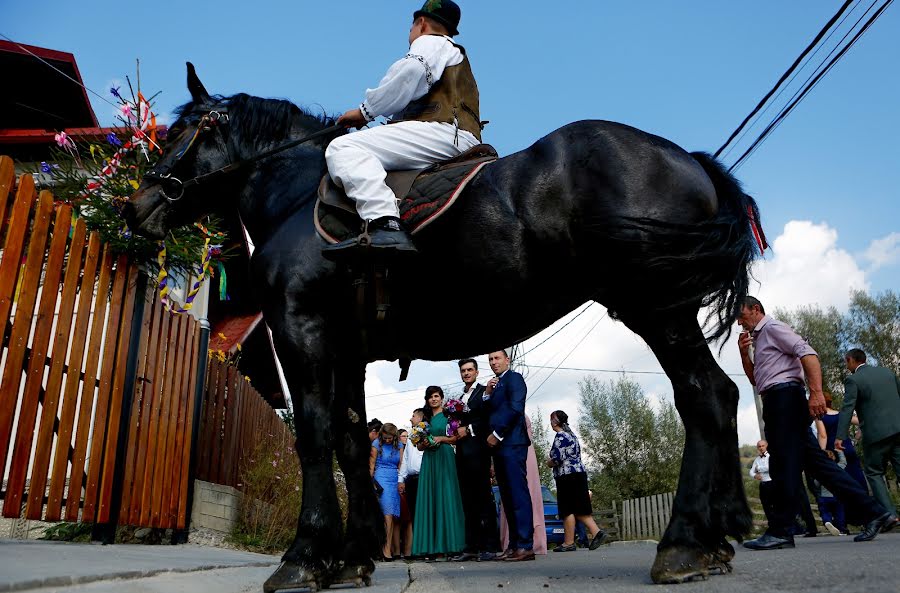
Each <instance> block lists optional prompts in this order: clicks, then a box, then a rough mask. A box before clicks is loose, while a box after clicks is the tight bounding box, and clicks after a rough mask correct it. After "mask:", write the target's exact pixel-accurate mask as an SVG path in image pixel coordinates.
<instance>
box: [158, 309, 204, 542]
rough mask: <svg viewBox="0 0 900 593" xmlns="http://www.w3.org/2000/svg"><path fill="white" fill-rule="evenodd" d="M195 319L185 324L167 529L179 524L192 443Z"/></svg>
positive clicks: (166, 511)
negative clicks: (187, 433) (188, 435)
mask: <svg viewBox="0 0 900 593" xmlns="http://www.w3.org/2000/svg"><path fill="white" fill-rule="evenodd" d="M194 325H195V322H194V319H193V318H192V317H186V318H185V324H184V334H183V336H184V338H183V343H184V355H183V358H182V360H181V371H180V377H179V381H178V409H177V415H176V419H175V430H174V435H173V437H174V438H173V441H172V473H171V475H170V478H169V489H168V491H167V492H168V496H167V497H166V498H165V499H164V500H163V505H164V506H163V509H164V512H165V514H166V524H165V525H166V527H171V528H175V527H176V526H177V524H178V499H179V492H180V490H181V472H182V471H183V470H182V467H184V466H183V465H182V460H183V454H182V449H183V448H184V447H187V448H188V449H190V446H191V444H190V442H188V443H187V444H185V442H184V430H185V421H186V420H187V418H188V414H189V411H188V407H187V405H188V400H189V399H190V398H189V392H190V391H191V390H192V389H193V386H192V385H190V376H191V367H192V366H193V364H195V361H196V360H197V356H195V355H194Z"/></svg>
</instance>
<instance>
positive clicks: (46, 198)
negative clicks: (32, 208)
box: [2, 192, 59, 509]
mask: <svg viewBox="0 0 900 593" xmlns="http://www.w3.org/2000/svg"><path fill="white" fill-rule="evenodd" d="M52 212H53V199H52V197H51V196H50V195H49V194H46V193H43V192H42V194H41V198H40V200H39V205H38V210H37V213H36V214H35V219H34V227H33V228H32V233H31V237H30V239H29V243H28V253H27V255H26V256H25V257H26V260H25V261H26V265H25V266H24V269H25V271H24V274H23V275H22V280H21V284H20V285H19V289H18V292H19V298H18V300H17V305H16V315H15V320H14V321H13V326H12V331H11V332H10V337H9V344H8V350H7V358H6V362H5V364H6V367H5V368H4V372H3V384H4V385H8V386H9V387H10V388H14V389H15V391H16V392H18V391H19V385H20V383H21V374H22V365H23V364H24V363H25V354H26V349H27V347H28V336H29V333H30V332H31V325H32V321H33V320H34V313H35V304H36V301H37V292H38V288H39V286H38V285H39V283H40V278H41V270H42V268H43V263H44V262H43V260H44V249H45V247H46V244H47V235H48V233H49V229H50V216H51V214H52ZM58 243H59V241H56V244H57V245H56V248H57V250H58V249H59V245H58ZM42 301H43V299H42ZM42 305H43V302H42ZM51 320H52V317H51ZM41 334H42V335H41V336H38V337H36V339H38V338H40V339H41V341H42V342H43V343H45V344H46V343H48V342H49V332H48V331H46V330H43V331H42V332H41ZM42 350H44V351H46V346H44V347H43V348H42ZM34 355H35V354H33V356H34ZM45 356H46V354H45ZM41 362H43V360H42V361H41ZM29 363H30V361H29ZM29 367H30V364H29ZM41 371H42V373H41V374H42V375H43V365H42V366H41ZM29 378H30V375H29V374H27V373H26V382H27V381H28V379H29ZM33 383H34V381H32V389H31V392H28V393H24V394H23V396H22V402H21V409H20V413H19V417H20V418H21V417H22V416H26V417H29V416H31V417H36V416H37V404H38V399H39V393H38V391H35V389H34V386H33ZM16 395H18V394H17V393H16ZM16 399H17V398H16V396H13V397H12V398H11V399H10V403H11V404H12V406H13V408H15V405H16ZM19 424H20V425H21V421H20V423H19ZM33 427H34V420H32V422H31V424H30V425H29V428H28V429H24V428H21V427H20V428H18V429H17V434H16V439H15V442H14V444H13V456H12V464H11V467H10V474H9V480H8V482H7V490H9V491H12V490H14V491H15V494H14V495H13V496H8V497H7V500H8V501H9V503H8V504H9V505H10V506H11V507H13V508H16V509H18V508H19V507H20V505H21V501H22V494H23V489H24V485H25V476H26V474H27V471H28V462H29V457H30V454H31V451H30V449H31V441H32V439H33V438H34V431H33ZM29 433H30V434H29ZM26 436H27V441H28V442H27V448H28V449H29V450H28V452H27V453H26V452H24V451H23V450H24V448H25V447H26V445H25V443H24V442H23V441H24V440H26ZM2 459H3V460H4V461H5V459H6V457H5V453H4V457H2Z"/></svg>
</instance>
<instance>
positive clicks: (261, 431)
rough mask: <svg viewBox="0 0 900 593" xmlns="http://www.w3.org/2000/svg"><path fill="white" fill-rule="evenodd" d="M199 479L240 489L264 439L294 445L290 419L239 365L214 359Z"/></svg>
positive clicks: (209, 374)
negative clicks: (245, 470) (243, 473)
mask: <svg viewBox="0 0 900 593" xmlns="http://www.w3.org/2000/svg"><path fill="white" fill-rule="evenodd" d="M202 418H203V428H202V429H201V431H200V440H199V443H198V449H199V450H198V456H199V462H198V467H197V477H198V478H199V479H201V480H206V481H208V482H215V483H216V484H223V485H226V486H233V487H236V488H240V486H239V484H240V481H239V476H240V471H241V468H242V467H244V464H246V463H248V462H249V459H250V456H251V455H253V453H254V452H255V451H256V450H257V448H258V447H259V446H260V444H261V443H262V442H263V441H270V442H272V443H275V444H277V445H278V446H280V447H282V448H288V447H291V446H292V445H293V443H294V437H293V435H292V434H291V431H290V430H289V429H288V427H287V425H286V424H285V423H284V421H283V420H282V419H281V418H280V417H279V416H278V414H277V413H276V412H275V410H273V409H272V407H271V406H269V404H268V403H267V402H266V401H265V399H263V397H262V396H261V395H259V393H258V392H257V391H256V390H255V389H254V388H253V387H252V386H251V385H250V383H249V382H248V381H246V380H245V378H244V376H243V375H241V374H240V373H239V372H238V370H237V368H236V367H235V366H234V365H230V364H228V363H226V362H221V361H219V360H217V359H215V358H213V359H211V360H210V361H209V368H208V371H207V375H206V392H205V394H204V405H203V416H202Z"/></svg>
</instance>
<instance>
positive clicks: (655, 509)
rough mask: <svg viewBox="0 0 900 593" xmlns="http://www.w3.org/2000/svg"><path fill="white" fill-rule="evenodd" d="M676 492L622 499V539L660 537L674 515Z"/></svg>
mask: <svg viewBox="0 0 900 593" xmlns="http://www.w3.org/2000/svg"><path fill="white" fill-rule="evenodd" d="M674 499H675V493H674V492H666V493H665V494H655V495H653V496H645V497H644V498H632V499H631V500H624V501H622V539H656V540H658V539H660V538H661V537H662V535H663V533H664V532H665V530H666V527H667V526H668V525H669V518H670V517H671V516H672V502H673V501H674Z"/></svg>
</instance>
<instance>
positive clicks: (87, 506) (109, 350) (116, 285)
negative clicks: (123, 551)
mask: <svg viewBox="0 0 900 593" xmlns="http://www.w3.org/2000/svg"><path fill="white" fill-rule="evenodd" d="M114 263H115V262H114V258H113V254H112V250H111V249H110V248H109V246H108V245H107V246H106V248H104V252H103V264H102V266H101V274H102V273H103V272H104V271H106V272H107V273H108V274H109V275H110V276H112V278H113V279H112V289H111V291H110V297H109V305H108V307H107V308H108V310H109V314H108V315H107V321H106V333H105V335H104V338H103V354H102V355H101V359H100V360H101V362H100V385H99V386H98V388H97V404H96V412H95V414H94V433H93V436H92V438H91V457H90V461H91V462H90V465H89V467H88V481H87V486H86V487H85V492H84V509H83V511H82V516H83V517H84V520H85V521H93V520H94V519H95V517H96V516H97V506H98V502H99V501H100V496H101V492H100V487H101V481H102V479H103V475H105V472H104V471H103V469H104V465H105V461H106V459H104V448H105V447H104V445H105V444H106V439H107V435H108V434H112V433H110V432H109V431H108V430H107V428H108V422H109V412H110V389H111V387H112V373H113V363H114V362H115V359H116V335H117V333H118V331H119V316H120V313H121V307H122V293H123V289H124V284H125V270H124V269H118V268H117V269H116V270H115V275H114V276H113V275H112V270H113V265H114ZM105 296H106V293H105V292H100V289H99V288H98V290H97V300H98V305H99V303H105V302H106V298H105ZM97 308H98V309H99V308H100V307H99V306H98V307H97ZM110 440H111V441H112V442H113V443H115V439H114V438H112V439H110Z"/></svg>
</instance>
